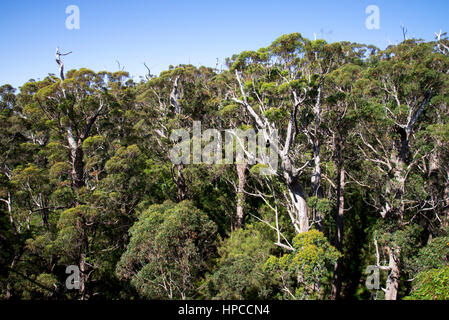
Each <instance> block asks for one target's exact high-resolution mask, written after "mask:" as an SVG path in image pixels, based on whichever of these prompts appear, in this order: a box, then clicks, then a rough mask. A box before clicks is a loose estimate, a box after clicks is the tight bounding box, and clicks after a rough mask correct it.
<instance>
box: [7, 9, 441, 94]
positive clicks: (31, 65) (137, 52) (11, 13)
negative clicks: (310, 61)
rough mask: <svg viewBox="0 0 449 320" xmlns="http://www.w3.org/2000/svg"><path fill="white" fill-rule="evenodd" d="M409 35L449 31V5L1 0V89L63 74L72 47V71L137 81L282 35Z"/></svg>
mask: <svg viewBox="0 0 449 320" xmlns="http://www.w3.org/2000/svg"><path fill="white" fill-rule="evenodd" d="M69 5H77V6H78V7H79V9H80V29H79V30H69V29H67V28H66V25H65V21H66V18H67V17H68V14H66V12H65V11H66V7H67V6H69ZM369 5H377V6H378V7H379V9H380V29H379V30H368V29H367V28H366V27H365V20H366V18H367V17H368V15H367V14H366V13H365V9H366V7H367V6H369ZM401 25H404V26H406V27H407V29H408V35H409V36H410V37H417V38H423V39H426V40H431V39H432V38H433V35H434V32H436V31H439V30H440V29H443V30H446V31H449V1H447V0H426V1H424V0H408V1H406V0H368V1H365V0H321V1H318V0H315V1H302V0H277V1H266V0H257V1H254V0H247V1H245V0H240V1H236V0H228V1H215V0H209V1H199V0H198V1H196V0H190V1H179V0H171V1H164V2H162V1H153V0H146V1H144V0H127V1H123V0H107V1H106V0H90V1H88V0H69V1H61V0H58V1H56V0H53V1H51V0H41V1H21V0H14V1H11V0H2V1H1V2H0V30H1V43H2V47H1V50H0V85H1V84H5V83H10V84H12V85H13V86H15V87H18V86H20V85H22V84H23V83H24V82H26V81H27V80H28V79H31V78H34V79H42V78H44V77H45V76H46V75H47V74H48V73H57V72H58V68H57V65H56V62H55V58H54V52H55V48H56V46H59V47H61V49H62V50H63V51H73V53H72V54H71V55H69V56H67V57H65V59H64V63H65V65H66V70H68V69H72V68H80V67H87V68H90V69H92V70H95V71H100V70H108V71H116V70H118V65H117V62H116V61H117V60H118V61H119V62H120V64H121V65H122V66H124V67H125V70H126V71H129V72H130V73H131V75H132V76H134V78H135V80H139V75H144V74H145V73H146V69H145V67H144V65H143V62H146V63H147V65H149V66H150V67H151V70H152V73H154V74H159V72H161V71H163V70H166V69H167V68H168V66H169V65H170V64H172V65H176V64H180V63H192V64H193V65H196V66H199V65H206V66H212V67H213V66H215V65H216V61H217V58H218V59H219V60H220V61H221V62H223V61H224V59H225V58H226V57H229V56H231V55H232V54H234V53H239V52H241V51H243V50H251V49H258V48H260V47H264V46H267V45H268V44H270V43H271V42H272V41H273V40H274V39H276V38H277V37H279V36H280V35H282V34H286V33H291V32H301V33H302V34H303V35H304V36H306V37H308V38H313V37H314V34H316V36H317V37H318V38H324V39H325V40H327V41H329V42H333V41H340V40H348V41H354V42H361V43H366V44H374V45H376V46H378V47H380V48H385V47H386V46H387V45H388V44H389V43H392V44H394V43H397V42H398V41H400V40H401V39H402V32H401V29H400V26H401Z"/></svg>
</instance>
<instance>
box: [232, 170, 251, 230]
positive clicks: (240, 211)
mask: <svg viewBox="0 0 449 320" xmlns="http://www.w3.org/2000/svg"><path fill="white" fill-rule="evenodd" d="M247 166H248V164H247V163H237V164H236V169H237V175H238V179H239V182H238V187H237V220H236V222H235V229H239V228H241V227H242V225H243V218H244V205H245V184H246V168H247Z"/></svg>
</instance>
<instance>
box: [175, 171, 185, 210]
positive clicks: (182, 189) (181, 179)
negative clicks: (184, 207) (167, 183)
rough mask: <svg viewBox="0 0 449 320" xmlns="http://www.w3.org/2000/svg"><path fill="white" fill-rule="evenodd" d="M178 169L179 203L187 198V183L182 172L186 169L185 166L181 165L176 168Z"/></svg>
mask: <svg viewBox="0 0 449 320" xmlns="http://www.w3.org/2000/svg"><path fill="white" fill-rule="evenodd" d="M176 169H177V177H176V186H177V188H178V201H179V202H181V201H184V199H185V198H186V187H187V186H186V181H185V178H184V175H183V174H182V170H183V169H184V164H182V163H180V164H178V165H177V166H176Z"/></svg>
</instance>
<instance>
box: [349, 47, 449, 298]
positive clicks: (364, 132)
mask: <svg viewBox="0 0 449 320" xmlns="http://www.w3.org/2000/svg"><path fill="white" fill-rule="evenodd" d="M372 63H373V64H372V66H371V67H370V69H369V70H368V72H367V73H366V77H365V78H364V79H362V80H360V81H359V82H358V84H357V86H358V88H359V90H360V92H361V94H362V96H363V97H364V100H365V101H366V103H365V104H364V105H363V106H362V107H361V110H362V112H363V117H361V120H360V122H359V124H360V126H359V129H358V131H359V133H358V138H359V143H360V146H359V149H360V151H361V152H362V154H363V156H364V158H365V159H366V160H365V161H366V164H367V166H368V167H367V170H368V173H369V174H368V176H371V177H372V178H373V180H371V183H372V184H373V185H372V186H373V187H374V186H375V190H377V192H378V193H377V197H375V198H374V199H372V200H371V201H372V205H373V206H375V207H376V208H377V210H378V212H379V214H380V217H381V218H382V220H383V227H380V228H381V229H383V230H382V233H383V236H382V243H383V248H384V249H385V252H386V253H387V255H388V257H389V262H388V265H387V266H381V265H380V262H379V259H378V264H379V267H381V268H382V269H383V270H387V271H388V278H387V282H386V289H385V298H386V299H387V300H395V299H397V296H398V287H399V283H400V278H401V249H404V248H403V245H402V244H403V239H401V237H402V236H403V235H404V232H405V231H404V230H405V229H406V227H407V226H408V225H410V224H412V223H413V221H414V219H415V218H416V216H417V215H418V216H423V215H424V214H425V213H426V212H427V211H430V212H432V208H431V207H430V206H429V204H428V202H427V201H426V200H427V195H426V192H424V191H423V184H424V180H423V179H422V177H423V173H424V172H423V171H422V167H421V164H422V163H423V162H427V161H428V157H429V156H430V153H429V152H425V149H426V145H425V144H421V143H419V142H420V141H419V140H418V139H417V136H418V134H419V133H420V132H421V131H423V130H425V128H426V127H427V126H428V125H429V124H430V123H431V122H432V121H433V120H432V113H433V110H434V109H435V106H436V105H437V104H438V98H437V97H439V95H440V92H441V90H442V87H443V86H444V83H445V79H446V78H447V74H446V73H443V72H441V67H442V65H445V66H447V63H448V61H447V59H446V58H444V57H443V56H442V55H441V54H439V53H436V52H435V47H434V44H433V43H423V42H421V41H418V40H407V41H404V42H403V43H401V44H399V45H397V46H391V47H389V48H388V49H387V50H385V51H382V52H380V53H379V54H378V56H377V58H376V59H374V60H373V62H372ZM429 122H430V123H429ZM379 231H380V230H379ZM378 240H379V239H377V237H376V236H375V243H376V247H377V242H378ZM378 252H379V251H378ZM378 257H379V254H378Z"/></svg>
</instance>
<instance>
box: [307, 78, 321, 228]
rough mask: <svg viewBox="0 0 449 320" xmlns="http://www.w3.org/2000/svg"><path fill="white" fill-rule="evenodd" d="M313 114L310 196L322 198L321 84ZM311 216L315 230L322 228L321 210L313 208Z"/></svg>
mask: <svg viewBox="0 0 449 320" xmlns="http://www.w3.org/2000/svg"><path fill="white" fill-rule="evenodd" d="M313 114H314V120H315V121H314V125H315V126H314V138H313V160H314V168H313V170H312V177H311V181H310V182H311V187H312V196H316V197H318V199H322V198H323V188H322V187H321V157H320V151H321V142H320V131H321V129H320V125H321V86H320V87H319V88H318V95H317V100H316V103H315V105H314V107H313ZM313 217H314V220H315V226H316V228H317V230H319V231H321V230H322V229H323V215H322V213H321V212H319V211H317V210H316V209H314V212H313Z"/></svg>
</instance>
